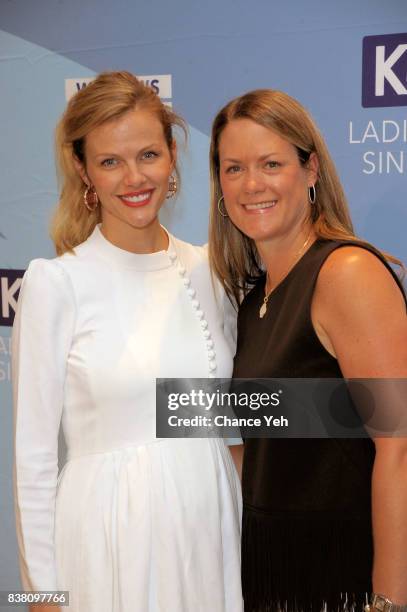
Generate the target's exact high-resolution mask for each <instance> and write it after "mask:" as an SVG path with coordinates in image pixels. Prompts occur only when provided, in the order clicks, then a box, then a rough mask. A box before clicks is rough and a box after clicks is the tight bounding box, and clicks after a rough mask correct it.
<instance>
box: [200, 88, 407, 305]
mask: <svg viewBox="0 0 407 612" xmlns="http://www.w3.org/2000/svg"><path fill="white" fill-rule="evenodd" d="M234 119H251V120H252V121H254V122H255V123H257V124H259V125H262V126H264V127H266V128H269V129H271V130H273V131H274V132H276V133H277V134H278V135H279V136H281V137H282V138H284V139H285V140H287V141H288V142H290V143H291V144H292V145H293V146H295V147H296V149H297V152H298V158H299V161H300V163H301V164H302V165H303V166H306V165H307V162H308V160H309V158H310V155H311V153H315V154H316V156H317V158H318V162H319V171H318V181H317V183H316V185H315V191H316V200H315V203H314V204H312V206H311V210H310V220H311V223H312V225H313V229H314V232H315V234H316V236H317V238H322V239H333V240H354V239H355V233H354V230H353V225H352V221H351V218H350V214H349V209H348V204H347V201H346V197H345V193H344V191H343V188H342V185H341V182H340V180H339V177H338V174H337V172H336V169H335V165H334V163H333V161H332V158H331V156H330V154H329V152H328V149H327V146H326V144H325V142H324V139H323V137H322V135H321V133H320V132H319V130H318V128H317V126H316V125H315V123H314V121H313V120H312V118H311V116H310V114H309V113H308V112H307V111H306V110H305V108H304V107H303V106H302V105H301V104H300V103H299V102H297V100H294V98H291V97H290V96H289V95H288V94H286V93H284V92H281V91H275V90H271V89H257V90H254V91H250V92H248V93H246V94H244V95H242V96H240V97H238V98H235V99H234V100H231V101H230V102H229V103H228V104H227V105H226V106H225V107H224V108H222V109H221V110H220V111H219V113H218V114H217V115H216V117H215V120H214V122H213V125H212V139H211V146H210V173H211V210H210V227H209V258H210V262H211V266H212V270H213V271H214V272H215V274H216V276H217V277H218V278H219V280H220V281H221V283H222V284H223V286H224V288H225V290H226V292H227V294H228V296H229V298H230V299H231V300H232V301H234V302H235V303H236V304H239V303H240V302H241V300H242V297H243V296H244V294H245V293H246V292H247V290H248V289H249V288H250V287H251V286H252V285H253V284H254V283H255V281H256V280H257V279H258V278H259V277H260V276H261V275H262V274H263V273H264V272H263V269H262V267H261V262H260V258H259V254H258V252H257V248H256V245H255V243H254V241H253V240H252V239H251V238H249V237H247V236H246V235H244V234H243V233H242V232H241V231H240V230H239V229H238V228H237V227H236V226H234V225H233V223H232V222H231V221H230V219H229V218H227V217H224V216H222V215H221V214H220V213H219V210H218V201H219V198H221V196H222V190H221V185H220V177H219V139H220V136H221V134H222V131H223V130H224V128H225V127H226V125H227V124H228V123H229V122H230V121H232V120H234ZM358 242H359V243H361V244H367V243H365V242H364V241H362V240H360V239H358ZM383 255H384V256H385V257H386V259H388V260H389V261H391V262H393V263H396V264H398V265H401V266H402V263H401V262H400V261H399V260H398V259H396V258H394V257H391V256H390V255H387V254H383Z"/></svg>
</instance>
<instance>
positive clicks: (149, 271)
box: [12, 228, 243, 612]
mask: <svg viewBox="0 0 407 612" xmlns="http://www.w3.org/2000/svg"><path fill="white" fill-rule="evenodd" d="M170 255H171V256H172V257H173V259H174V258H175V261H171V259H170ZM175 256H176V257H175ZM180 262H181V263H182V265H183V266H185V268H186V277H187V278H189V279H190V281H191V285H190V287H192V288H193V289H195V290H196V296H195V298H194V299H196V300H199V302H200V305H199V309H200V310H202V311H203V312H204V319H205V320H206V321H207V323H208V330H209V331H210V333H211V337H212V340H213V342H214V348H213V350H214V351H215V352H216V362H217V370H216V375H217V376H220V377H228V376H230V375H231V370H232V357H233V352H234V346H233V340H232V336H233V333H231V330H226V329H225V327H224V322H225V313H224V307H223V302H224V300H223V299H220V298H219V299H215V297H214V293H213V287H212V280H211V277H210V272H209V267H208V261H207V256H206V253H205V250H204V249H203V248H200V247H193V246H192V245H189V244H187V243H184V242H181V241H179V240H176V239H175V238H173V237H170V246H169V250H168V251H162V252H159V253H153V254H150V255H135V254H132V253H129V252H127V251H123V250H121V249H119V248H117V247H115V246H114V245H112V244H111V243H110V242H108V241H107V240H106V239H105V238H104V237H103V235H102V234H101V232H100V230H99V228H96V229H95V231H94V232H93V234H92V235H91V237H90V238H89V239H88V240H87V241H86V242H85V243H83V244H82V245H80V246H79V247H77V248H76V249H75V254H65V255H63V256H62V257H59V258H56V259H54V260H44V259H37V260H34V261H33V262H31V264H30V266H29V268H28V270H27V272H26V274H25V276H24V280H23V284H22V287H21V291H20V298H19V303H18V311H17V314H16V320H15V325H14V330H13V348H12V352H13V388H14V403H15V420H16V522H17V531H18V540H19V547H20V558H21V571H22V578H23V587H24V588H25V589H30V590H54V589H63V590H69V591H70V598H71V605H70V607H69V610H71V611H72V610H74V611H80V612H82V611H83V612H85V611H86V612H138V611H140V612H158V611H160V612H161V611H162V612H164V611H165V612H192V611H194V612H198V611H202V612H209V611H210V612H240V611H241V610H242V609H243V606H242V598H241V586H240V535H239V531H240V516H241V499H240V483H239V481H238V477H237V473H236V470H235V468H234V465H233V462H232V460H231V457H230V453H229V450H228V448H227V447H226V446H225V444H224V442H223V441H222V440H216V439H189V440H177V439H173V440H159V439H156V437H155V377H206V376H208V371H209V370H208V346H207V344H208V343H207V338H205V337H204V335H203V331H204V330H203V326H202V321H200V320H199V319H198V318H197V316H196V311H194V309H193V307H192V297H191V295H188V291H187V287H186V285H185V283H184V278H183V277H182V275H180V273H179V270H177V266H178V267H179V265H180ZM195 308H196V303H195ZM230 322H231V323H232V325H231V327H233V319H232V318H230ZM232 331H233V330H232ZM206 335H207V334H206ZM61 419H62V427H63V431H64V436H65V439H66V444H67V449H68V461H67V463H66V465H65V466H64V468H63V470H62V473H61V474H60V476H59V477H58V478H57V474H58V465H57V463H58V462H57V450H58V449H57V439H58V429H59V425H60V422H61ZM57 480H58V483H57Z"/></svg>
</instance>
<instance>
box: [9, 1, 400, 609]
mask: <svg viewBox="0 0 407 612" xmlns="http://www.w3.org/2000/svg"><path fill="white" fill-rule="evenodd" d="M0 59H1V61H0V82H1V96H0V109H1V120H0V159H1V181H0V513H1V522H0V542H1V546H0V590H5V589H15V588H18V587H19V584H20V583H19V576H18V564H17V553H16V542H15V535H14V515H13V502H12V445H13V442H12V440H13V419H12V406H11V388H10V333H11V325H12V321H13V317H14V311H15V307H16V301H17V299H18V292H19V287H20V284H21V278H22V275H23V273H24V270H25V269H26V267H27V265H28V262H29V261H30V260H31V259H33V258H36V257H53V256H54V252H53V246H52V243H51V241H50V239H49V238H48V224H49V218H50V214H51V212H52V209H53V207H54V206H55V204H56V202H57V199H58V193H57V185H56V177H55V167H54V161H53V130H54V126H55V124H56V121H57V119H58V117H59V116H60V114H61V113H62V112H63V110H64V107H65V104H66V101H67V99H68V98H69V97H70V96H71V95H73V94H74V93H75V92H76V91H78V90H79V89H80V88H82V87H86V85H87V84H88V83H89V80H90V79H92V78H93V77H94V75H95V74H97V73H98V72H100V71H102V70H118V69H125V70H129V71H131V72H133V73H134V74H136V75H138V76H140V77H141V78H142V79H143V80H145V81H146V82H147V83H148V84H149V85H150V86H151V87H153V89H154V90H155V91H156V92H157V93H158V94H159V95H160V96H161V97H162V98H163V99H164V100H165V101H166V102H168V103H171V104H172V106H173V108H174V109H175V110H176V111H177V112H179V113H180V114H181V115H182V116H183V117H184V118H185V119H186V121H187V122H188V125H189V139H188V143H187V145H186V146H184V145H183V144H182V143H180V150H181V171H182V192H181V194H180V195H179V197H178V198H177V199H176V201H175V202H172V201H171V202H170V203H169V204H167V205H166V208H165V210H164V211H163V213H162V222H163V223H164V224H165V225H166V226H167V227H168V228H169V229H170V230H171V231H172V232H173V233H174V234H175V235H177V236H179V237H180V238H183V239H186V240H188V241H190V242H194V243H198V244H202V243H204V242H206V240H207V225H208V222H207V219H208V194H209V191H208V161H207V160H208V147H209V134H210V126H211V120H212V118H213V116H214V114H215V113H216V111H217V110H218V109H219V108H220V107H221V106H222V105H223V104H224V103H225V102H226V101H228V100H229V99H230V98H232V97H234V96H236V95H238V94H241V93H243V92H244V91H247V90H250V89H254V88H264V87H270V88H274V89H282V90H284V91H286V92H287V93H289V94H290V95H292V96H294V97H296V98H298V99H299V100H300V101H301V102H302V103H303V104H304V105H305V106H306V107H307V108H308V109H309V110H310V111H311V113H312V114H313V116H314V117H315V119H316V121H317V123H318V125H319V126H320V128H321V131H322V132H323V134H324V136H325V138H326V140H327V143H328V146H329V148H330V151H331V153H332V156H333V158H334V160H335V162H336V164H337V167H338V170H339V173H340V176H341V178H342V180H343V184H344V187H345V191H346V193H347V196H348V199H349V203H350V206H351V211H352V216H353V219H354V222H355V226H356V230H357V233H358V234H359V235H360V236H361V237H363V238H365V239H367V240H369V241H371V242H373V243H374V244H375V245H376V246H378V247H380V248H382V249H384V250H386V251H389V252H391V253H392V254H393V255H395V256H397V257H399V258H401V259H402V260H403V261H404V262H407V239H406V233H407V189H406V188H407V148H406V143H407V4H406V2H405V0H387V1H386V2H383V1H382V0H357V1H356V2H355V1H354V0H343V1H342V2H340V3H337V2H326V0H308V2H306V3H304V2H303V1H302V0H291V1H290V2H286V3H282V2H277V0H256V1H254V2H249V1H246V2H242V0H222V2H219V1H218V0H206V2H204V3H202V2H200V3H198V2H196V1H195V0H176V1H175V2H167V1H166V0H152V1H151V2H140V1H137V0H116V1H115V2H112V1H111V0H109V1H107V0H81V1H79V0H36V1H35V2H29V1H27V0H2V2H1V3H0ZM37 350H38V352H39V353H40V351H41V346H38V347H37ZM10 609H11V608H10ZM13 609H14V608H13Z"/></svg>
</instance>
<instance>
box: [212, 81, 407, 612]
mask: <svg viewBox="0 0 407 612" xmlns="http://www.w3.org/2000/svg"><path fill="white" fill-rule="evenodd" d="M210 157H211V173H212V210H211V230H210V259H211V263H212V266H213V268H214V270H215V272H216V274H217V276H218V278H219V279H220V281H221V282H223V284H224V287H225V290H226V291H227V292H228V293H229V295H230V296H231V298H232V299H234V300H235V301H236V302H238V303H239V302H240V301H241V296H242V295H243V294H244V293H246V295H245V297H244V299H243V301H242V303H241V304H240V310H239V318H238V341H237V353H236V357H235V361H234V376H235V377H237V378H338V377H347V378H405V377H407V317H406V298H405V295H404V293H403V288H402V285H401V283H400V281H399V279H398V277H397V276H396V274H395V273H394V272H393V270H392V268H391V267H390V265H389V263H388V262H389V261H390V262H395V263H397V261H396V260H394V259H392V258H388V257H385V256H384V255H383V254H381V253H380V252H379V251H377V250H376V249H375V248H374V247H372V246H370V245H369V244H366V243H365V242H362V241H360V240H358V239H357V238H356V237H355V235H354V232H353V229H352V223H351V220H350V217H349V212H348V208H347V205H346V201H345V196H344V193H343V189H342V187H341V185H340V182H339V179H338V177H337V174H336V171H335V168H334V164H333V162H332V160H331V158H330V156H329V153H328V151H327V148H326V145H325V144H324V141H323V139H322V137H321V135H320V133H319V131H318V129H317V128H316V126H315V124H314V122H313V121H312V119H311V117H310V115H309V114H308V113H307V111H306V110H305V109H304V108H303V107H302V106H301V105H300V104H299V103H298V102H297V101H296V100H294V99H292V98H291V97H290V96H288V95H287V94H284V93H282V92H278V91H271V90H257V91H252V92H249V93H247V94H245V95H243V96H241V97H239V98H236V99H235V100H232V101H231V102H229V103H228V104H227V105H226V106H225V107H224V108H223V109H222V110H221V111H220V112H219V113H218V115H217V116H216V118H215V121H214V124H213V129H212V143H211V154H210ZM249 288H252V290H251V291H248V289H249ZM388 408H389V410H390V409H391V407H390V406H389V407H388ZM242 484H243V502H244V510H243V544H242V560H243V570H242V581H243V595H244V601H245V611H247V612H266V611H267V612H277V611H281V610H284V611H285V612H299V611H302V612H309V611H310V610H313V611H316V612H319V611H320V610H323V609H324V610H328V612H334V611H335V612H336V611H337V610H355V611H358V612H361V611H362V610H363V606H364V605H365V604H366V603H367V600H368V598H370V597H371V594H372V592H373V593H375V595H373V599H372V603H371V609H373V610H383V609H386V610H399V609H400V608H398V607H397V605H403V604H404V605H406V604H407V565H406V550H407V520H406V516H407V441H406V440H405V439H402V438H399V439H389V438H377V439H375V440H374V441H372V440H370V439H361V440H357V439H356V440H352V439H342V440H334V439H315V440H309V439H298V440H288V439H285V440H284V439H247V440H246V443H245V451H244V462H243V483H242ZM373 550H374V557H373ZM386 599H387V600H390V603H388V602H387V603H386ZM391 602H392V603H391ZM384 606H386V607H385V608H384ZM404 609H407V608H403V610H404Z"/></svg>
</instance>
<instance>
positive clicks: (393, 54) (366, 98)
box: [362, 33, 407, 108]
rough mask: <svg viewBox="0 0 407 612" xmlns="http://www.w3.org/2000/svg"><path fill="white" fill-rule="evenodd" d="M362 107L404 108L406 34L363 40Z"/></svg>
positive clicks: (406, 74)
mask: <svg viewBox="0 0 407 612" xmlns="http://www.w3.org/2000/svg"><path fill="white" fill-rule="evenodd" d="M362 106H364V107H365V108H368V107H372V106H407V33H405V34H384V35H380V36H365V38H364V39H363V67H362Z"/></svg>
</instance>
